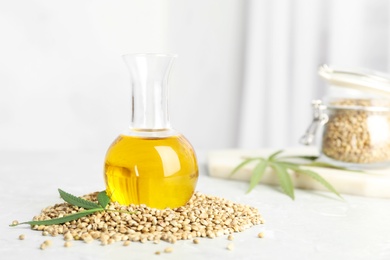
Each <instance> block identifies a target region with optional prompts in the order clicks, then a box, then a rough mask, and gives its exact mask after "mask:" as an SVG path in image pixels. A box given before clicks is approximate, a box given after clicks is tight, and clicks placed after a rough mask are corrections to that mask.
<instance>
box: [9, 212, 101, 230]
mask: <svg viewBox="0 0 390 260" xmlns="http://www.w3.org/2000/svg"><path fill="white" fill-rule="evenodd" d="M103 210H104V209H102V208H95V209H88V210H84V211H80V212H77V213H74V214H70V215H67V216H65V217H62V218H53V219H48V220H37V221H27V222H22V223H19V224H16V225H12V224H11V225H10V226H11V227H13V226H19V225H22V224H28V225H31V226H34V225H45V226H47V225H57V224H63V223H65V222H69V221H72V220H76V219H79V218H82V217H85V216H88V215H90V214H93V213H95V212H98V211H103Z"/></svg>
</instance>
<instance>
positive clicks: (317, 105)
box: [299, 100, 329, 145]
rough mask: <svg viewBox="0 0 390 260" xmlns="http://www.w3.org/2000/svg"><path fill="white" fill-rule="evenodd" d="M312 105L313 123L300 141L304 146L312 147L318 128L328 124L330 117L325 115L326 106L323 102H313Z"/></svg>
mask: <svg viewBox="0 0 390 260" xmlns="http://www.w3.org/2000/svg"><path fill="white" fill-rule="evenodd" d="M311 104H312V107H313V121H312V122H311V124H310V125H309V127H308V128H307V130H306V133H305V134H304V135H303V136H302V137H301V139H300V140H299V142H300V143H301V144H304V145H311V144H312V143H313V141H314V139H315V136H316V133H317V130H318V128H319V127H320V126H322V125H324V124H326V123H327V122H328V120H329V117H328V115H327V114H326V113H325V109H326V106H325V105H323V104H322V101H321V100H313V101H312V102H311Z"/></svg>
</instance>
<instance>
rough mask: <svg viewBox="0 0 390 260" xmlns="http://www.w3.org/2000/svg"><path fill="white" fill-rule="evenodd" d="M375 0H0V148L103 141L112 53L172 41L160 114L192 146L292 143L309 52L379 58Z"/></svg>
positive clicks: (123, 81)
mask: <svg viewBox="0 0 390 260" xmlns="http://www.w3.org/2000/svg"><path fill="white" fill-rule="evenodd" d="M389 13H390V2H389V1H386V0H341V1H340V0H337V1H336V0H331V1H329V0H315V1H313V0H294V1H291V0H257V1H256V0H246V1H243V0H213V1H209V0H196V1H195V0H193V1H189V0H170V1H169V0H167V1H161V0H155V1H152V0H132V1H128V0H118V1H102V0H93V1H92V0H91V1H87V0H77V1H76V0H69V1H50V0H14V1H0V33H1V41H0V58H1V59H0V150H3V151H9V150H26V151H48V150H85V151H89V150H95V151H102V153H104V152H105V150H106V149H107V148H108V146H109V145H110V143H111V142H112V141H113V140H114V139H115V138H116V136H117V135H118V134H119V133H120V132H122V131H123V130H124V129H125V128H126V127H127V126H128V123H129V120H130V82H129V76H128V72H127V70H126V67H125V65H124V63H123V61H122V58H121V55H122V54H125V53H138V52H170V53H177V54H178V55H179V58H178V59H177V60H176V63H175V65H174V67H173V70H172V72H171V77H170V115H171V123H172V125H173V126H174V128H176V129H177V130H179V131H180V132H182V133H183V134H184V135H185V136H186V137H187V138H188V139H189V140H190V141H191V143H192V144H193V145H194V147H195V149H202V150H210V149H221V148H232V147H242V148H262V147H284V146H296V145H298V139H299V137H300V136H301V135H302V134H303V132H304V131H305V129H306V127H307V126H308V124H309V122H310V120H311V107H310V102H311V100H312V99H313V98H320V97H322V96H323V95H325V94H326V85H325V84H324V83H323V82H322V81H321V80H320V79H319V77H318V76H317V68H318V66H319V65H320V64H323V63H327V64H330V65H335V66H348V67H365V68H370V69H375V70H380V71H383V72H388V71H389V70H390V62H389V60H390V55H389V53H390V49H389V47H390V45H389V41H390V38H389V37H390V34H389V32H390V21H389Z"/></svg>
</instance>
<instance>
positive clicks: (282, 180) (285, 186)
mask: <svg viewBox="0 0 390 260" xmlns="http://www.w3.org/2000/svg"><path fill="white" fill-rule="evenodd" d="M271 167H272V168H273V169H274V170H275V173H276V175H277V176H278V179H279V184H280V186H281V187H282V190H283V192H284V193H286V194H287V195H288V196H289V197H290V198H291V199H294V184H293V182H292V180H291V177H290V175H289V174H288V172H287V168H286V167H285V166H284V165H283V164H279V163H275V162H272V163H271Z"/></svg>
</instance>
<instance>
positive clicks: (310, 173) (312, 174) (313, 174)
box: [287, 165, 342, 198]
mask: <svg viewBox="0 0 390 260" xmlns="http://www.w3.org/2000/svg"><path fill="white" fill-rule="evenodd" d="M287 167H289V168H290V169H291V170H293V171H295V172H298V173H302V174H306V175H307V176H309V177H311V178H313V179H314V180H316V181H318V182H319V183H321V184H322V185H323V186H324V187H325V188H327V189H328V190H329V191H331V192H333V193H334V194H336V195H337V196H339V197H340V198H342V197H341V195H340V193H338V192H337V190H336V189H335V188H334V187H333V186H332V185H331V184H330V183H329V182H327V181H326V180H325V179H324V178H323V177H321V175H319V174H318V173H316V172H314V171H311V170H306V169H302V168H300V167H299V166H291V165H290V166H287Z"/></svg>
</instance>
